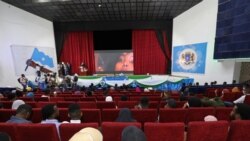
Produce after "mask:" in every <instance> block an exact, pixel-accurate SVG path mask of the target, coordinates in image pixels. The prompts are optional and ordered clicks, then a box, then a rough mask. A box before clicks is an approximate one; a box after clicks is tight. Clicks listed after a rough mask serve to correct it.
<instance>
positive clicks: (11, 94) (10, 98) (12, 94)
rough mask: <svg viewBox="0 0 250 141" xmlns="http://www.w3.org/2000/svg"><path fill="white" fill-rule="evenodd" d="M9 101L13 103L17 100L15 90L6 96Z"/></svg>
mask: <svg viewBox="0 0 250 141" xmlns="http://www.w3.org/2000/svg"><path fill="white" fill-rule="evenodd" d="M7 98H8V100H9V101H15V100H16V99H17V95H16V90H13V91H12V92H11V93H8V94H7Z"/></svg>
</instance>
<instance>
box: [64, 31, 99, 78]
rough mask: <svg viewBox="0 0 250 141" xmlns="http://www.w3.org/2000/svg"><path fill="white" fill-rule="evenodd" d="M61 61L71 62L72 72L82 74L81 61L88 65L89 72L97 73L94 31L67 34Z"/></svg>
mask: <svg viewBox="0 0 250 141" xmlns="http://www.w3.org/2000/svg"><path fill="white" fill-rule="evenodd" d="M60 61H61V62H69V63H70V64H71V66H72V67H71V71H72V73H78V74H80V69H79V66H80V64H81V62H83V63H85V64H86V65H87V67H88V74H93V73H95V58H94V43H93V32H70V33H68V34H67V35H66V38H65V42H64V45H63V49H62V53H61V56H60Z"/></svg>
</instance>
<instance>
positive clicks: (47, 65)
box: [11, 45, 57, 75]
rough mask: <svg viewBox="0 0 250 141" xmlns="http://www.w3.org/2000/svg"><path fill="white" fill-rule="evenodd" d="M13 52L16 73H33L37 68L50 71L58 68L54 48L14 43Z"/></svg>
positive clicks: (45, 71) (46, 71)
mask: <svg viewBox="0 0 250 141" xmlns="http://www.w3.org/2000/svg"><path fill="white" fill-rule="evenodd" d="M11 52H12V57H13V61H14V62H13V63H14V67H15V72H16V75H20V74H28V75H33V74H35V72H36V71H37V70H40V71H42V72H44V73H50V72H55V71H56V69H57V68H56V67H57V64H56V60H55V59H56V55H55V49H54V48H48V47H37V46H22V45H12V46H11Z"/></svg>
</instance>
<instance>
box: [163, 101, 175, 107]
mask: <svg viewBox="0 0 250 141" xmlns="http://www.w3.org/2000/svg"><path fill="white" fill-rule="evenodd" d="M166 102H167V104H166V105H165V106H164V108H176V101H175V100H174V99H169V100H167V101H166Z"/></svg>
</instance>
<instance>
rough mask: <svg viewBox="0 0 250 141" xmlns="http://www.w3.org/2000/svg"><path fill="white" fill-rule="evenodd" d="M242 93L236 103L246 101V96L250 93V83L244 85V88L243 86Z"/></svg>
mask: <svg viewBox="0 0 250 141" xmlns="http://www.w3.org/2000/svg"><path fill="white" fill-rule="evenodd" d="M242 93H243V95H242V96H241V97H240V98H238V99H237V100H235V101H234V104H236V103H244V101H245V98H246V96H247V95H250V86H249V85H247V84H246V85H244V86H243V88H242Z"/></svg>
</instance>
